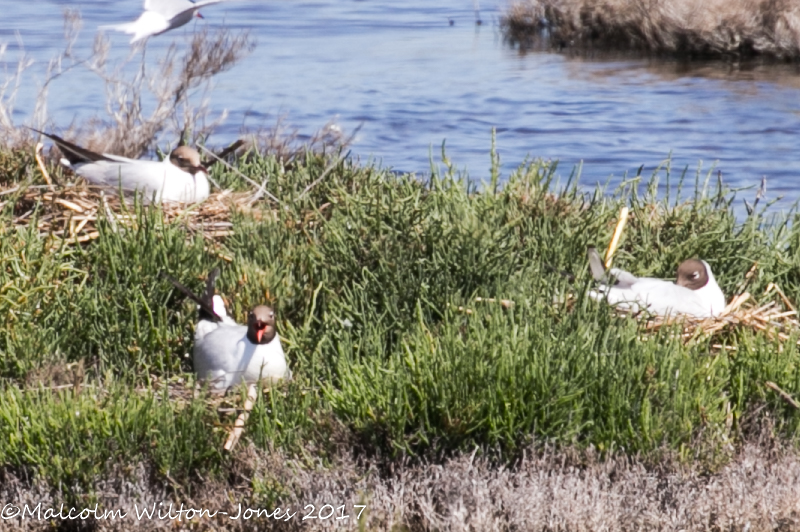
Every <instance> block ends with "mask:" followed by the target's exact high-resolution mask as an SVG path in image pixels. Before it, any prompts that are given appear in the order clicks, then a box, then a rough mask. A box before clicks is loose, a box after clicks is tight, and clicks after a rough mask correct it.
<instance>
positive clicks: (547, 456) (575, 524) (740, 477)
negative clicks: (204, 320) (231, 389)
mask: <svg viewBox="0 0 800 532" xmlns="http://www.w3.org/2000/svg"><path fill="white" fill-rule="evenodd" d="M771 445H772V444H771V443H770V442H769V441H768V439H767V440H763V441H761V442H752V443H750V444H746V445H744V446H743V447H742V448H741V450H740V451H739V452H738V453H736V454H735V455H734V456H733V457H732V459H731V461H730V462H729V463H728V464H727V465H726V466H724V467H722V468H720V469H719V470H718V471H716V472H713V473H708V472H704V471H701V470H699V469H694V468H692V467H689V466H685V465H682V464H681V463H680V462H678V461H676V460H675V459H671V458H670V459H666V460H664V461H662V462H661V463H660V464H659V465H657V466H653V465H651V464H646V463H645V462H643V461H641V460H639V459H636V458H625V457H622V456H617V457H611V458H607V459H604V460H600V459H599V458H598V457H597V456H596V455H594V454H593V453H592V452H591V451H589V452H579V451H572V452H569V450H567V452H554V451H553V450H551V449H542V448H538V449H535V448H530V449H529V450H528V452H527V453H526V454H525V456H524V458H522V459H521V460H520V461H519V462H518V463H517V464H516V465H514V466H513V467H499V466H496V465H493V464H492V463H491V462H490V461H488V460H486V459H484V458H480V457H476V456H475V455H474V454H473V455H461V456H458V457H455V458H451V459H448V460H446V461H444V462H443V463H439V464H416V465H410V464H408V463H402V462H401V463H394V464H393V465H391V466H390V467H381V468H380V469H379V468H377V467H375V466H374V465H371V464H369V463H365V462H362V461H357V460H354V459H353V458H352V457H351V456H350V455H349V453H343V454H342V456H341V457H340V458H339V459H338V461H337V463H336V464H335V465H334V466H333V467H330V468H322V467H315V466H313V465H303V464H302V463H301V462H300V461H297V460H292V459H288V458H287V457H285V456H282V455H280V454H279V453H273V454H269V453H266V452H261V451H257V450H255V449H254V448H253V447H252V446H247V445H243V446H242V447H241V448H240V450H239V451H237V454H236V456H235V457H234V459H233V461H232V463H231V464H230V471H229V476H228V481H227V482H201V481H198V482H196V484H195V486H194V487H193V488H192V490H193V491H192V492H188V491H184V490H182V489H178V491H177V492H176V491H175V489H173V487H170V486H168V485H167V486H163V485H161V486H160V485H154V484H153V483H152V479H153V478H154V475H153V472H152V471H149V470H148V467H146V466H144V465H141V464H140V466H139V467H137V468H135V470H130V469H129V470H127V471H122V470H120V471H119V472H118V475H116V476H115V478H113V479H104V480H99V481H98V482H97V497H98V500H97V502H98V504H99V507H100V508H101V509H106V510H109V509H118V508H124V509H126V510H127V511H130V512H131V513H130V514H129V515H128V517H127V518H126V519H124V520H122V521H117V522H112V521H100V522H96V523H93V524H92V526H91V527H90V528H96V529H98V530H129V529H131V528H138V529H151V528H175V527H176V526H178V525H184V526H186V525H187V524H186V523H185V522H184V523H177V522H175V521H170V520H157V519H153V520H146V519H145V520H143V521H141V522H139V521H138V520H137V519H136V517H135V515H134V514H133V512H132V510H133V505H134V504H138V505H139V507H140V508H141V506H142V505H143V504H152V503H153V502H154V501H155V502H156V503H158V502H162V501H163V502H164V503H165V505H168V504H169V503H170V502H173V503H174V504H175V506H176V508H177V507H179V506H180V504H181V503H183V504H184V507H185V508H188V507H193V508H208V509H210V510H212V511H213V510H222V511H227V512H236V511H237V506H236V505H237V504H238V503H239V502H241V503H242V504H243V505H245V507H247V506H248V505H249V506H250V507H258V508H268V509H270V510H272V509H274V508H275V507H276V506H281V507H282V508H286V507H287V506H289V507H290V508H291V509H292V511H297V512H298V514H297V515H296V516H295V517H294V518H293V519H291V520H290V521H288V522H277V523H272V526H271V529H272V530H331V529H346V530H359V529H361V530H440V531H467V530H470V531H473V530H474V531H485V530H526V531H527V530H530V531H536V530H564V531H575V532H579V531H599V530H604V531H609V532H613V531H627V530H675V531H678V530H686V531H691V530H748V531H751V532H757V531H761V530H796V529H797V527H798V526H800V497H798V492H797V487H798V486H800V454H799V453H798V452H797V450H790V449H776V448H774V447H771ZM306 464H307V463H306ZM384 465H385V464H384ZM381 471H383V473H382V472H381ZM387 471H391V472H390V473H386V472H387ZM1 476H2V477H4V478H2V482H0V486H2V487H0V499H2V500H3V501H4V502H6V501H9V502H11V503H12V504H16V505H19V504H24V503H25V502H28V503H31V502H32V503H33V504H34V505H35V504H37V503H38V502H42V503H43V508H47V507H55V508H58V506H59V504H60V503H61V500H60V499H59V497H58V496H57V495H54V494H52V493H50V492H49V491H48V490H46V489H45V488H44V487H43V486H39V485H37V484H36V483H35V482H30V481H29V480H26V479H25V478H24V476H23V475H21V474H14V473H13V472H10V471H6V472H4V473H3V474H2V475H1ZM253 483H260V484H261V485H265V484H270V485H272V486H276V487H277V489H278V491H281V492H283V493H286V495H284V496H280V497H279V498H278V500H276V501H274V502H261V503H255V502H249V501H252V499H251V497H252V495H253V493H252V490H251V486H252V485H253ZM307 504H314V505H315V506H316V508H320V507H321V506H322V505H324V504H332V505H334V506H338V505H340V504H346V505H347V506H348V512H350V510H351V509H352V505H353V504H366V505H367V510H366V512H365V513H364V515H363V516H362V521H361V523H360V525H361V526H360V527H359V522H357V521H355V520H353V519H350V520H345V521H338V522H337V521H334V520H332V519H331V520H328V521H321V520H319V519H317V520H306V521H303V520H302V516H303V515H304V514H305V512H303V507H304V506H305V505H307ZM88 506H90V507H93V506H94V503H91V504H89V505H88ZM56 524H60V525H62V526H64V525H69V524H71V523H56ZM73 524H76V523H73ZM46 525H47V524H46V523H41V522H36V521H32V520H26V521H24V522H20V521H19V520H16V519H15V520H9V521H0V530H39V529H44V528H46ZM189 526H190V528H191V529H193V530H195V529H197V530H212V529H213V530H220V529H224V530H251V529H256V527H257V526H258V522H256V521H249V522H243V521H241V520H239V521H234V520H231V519H228V518H226V517H222V516H218V517H215V518H211V519H209V518H203V519H195V522H194V523H193V524H192V525H189ZM261 526H264V523H263V522H262V523H261ZM178 528H180V529H185V528H183V527H181V526H178Z"/></svg>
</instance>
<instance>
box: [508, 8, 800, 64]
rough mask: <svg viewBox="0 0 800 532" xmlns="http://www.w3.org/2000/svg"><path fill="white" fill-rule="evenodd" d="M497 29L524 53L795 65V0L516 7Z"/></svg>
mask: <svg viewBox="0 0 800 532" xmlns="http://www.w3.org/2000/svg"><path fill="white" fill-rule="evenodd" d="M501 25H502V27H503V30H504V32H505V35H506V38H507V39H508V40H510V41H511V42H513V43H520V44H522V45H538V44H544V45H549V46H555V47H557V48H565V47H575V48H577V49H586V48H600V49H615V50H635V51H643V52H648V53H656V54H662V53H663V54H670V55H678V56H690V57H691V56H704V57H721V56H733V57H748V56H766V57H775V58H780V59H799V58H800V3H798V2H796V1H794V0H600V1H595V0H515V2H514V3H512V4H511V6H510V7H509V9H508V11H507V13H506V14H505V16H504V17H503V19H502V21H501Z"/></svg>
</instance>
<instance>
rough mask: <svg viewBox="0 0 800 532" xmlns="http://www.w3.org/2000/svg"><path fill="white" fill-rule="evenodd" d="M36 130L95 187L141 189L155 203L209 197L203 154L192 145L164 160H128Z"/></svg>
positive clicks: (68, 164) (189, 201)
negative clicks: (53, 143) (54, 145)
mask: <svg viewBox="0 0 800 532" xmlns="http://www.w3.org/2000/svg"><path fill="white" fill-rule="evenodd" d="M34 131H37V133H41V134H42V135H44V136H46V137H48V138H50V139H52V140H53V142H55V143H56V145H57V146H58V147H59V148H60V149H61V152H62V154H63V155H64V157H63V158H62V159H61V164H63V165H64V166H66V167H67V168H69V169H71V170H72V171H73V172H75V173H76V174H78V175H79V176H81V177H84V178H85V179H86V180H87V181H89V182H90V183H92V184H95V185H101V186H107V187H109V188H110V189H112V190H118V189H119V188H120V187H121V188H122V189H123V190H124V191H126V192H132V191H135V190H138V191H139V192H140V193H142V195H143V197H144V199H145V200H146V201H149V200H150V199H155V201H156V202H162V201H174V202H178V203H197V202H199V201H203V200H204V199H206V198H207V197H208V194H209V192H210V189H209V185H208V170H206V168H205V166H203V164H202V163H201V161H200V154H199V153H198V152H197V150H195V149H194V148H191V147H189V146H179V147H178V148H175V149H174V150H172V153H170V154H169V157H168V158H166V159H164V160H163V161H147V160H141V159H128V158H127V157H121V156H119V155H111V154H108V153H96V152H93V151H91V150H87V149H86V148H82V147H80V146H78V145H76V144H73V143H71V142H68V141H66V140H64V139H62V138H61V137H59V136H57V135H53V134H51V133H44V132H43V131H38V130H34Z"/></svg>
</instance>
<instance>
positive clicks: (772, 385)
mask: <svg viewBox="0 0 800 532" xmlns="http://www.w3.org/2000/svg"><path fill="white" fill-rule="evenodd" d="M764 384H765V385H766V387H767V388H771V389H772V390H775V391H776V392H778V395H780V396H781V399H783V400H784V401H786V402H787V403H789V404H790V405H792V406H793V407H794V408H795V409H796V410H800V404H797V401H795V400H794V399H792V396H791V395H789V394H788V393H786V392H784V391H783V390H781V388H780V387H779V386H778V385H777V384H775V383H774V382H771V381H767V382H765V383H764Z"/></svg>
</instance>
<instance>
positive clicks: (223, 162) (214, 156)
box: [197, 144, 281, 205]
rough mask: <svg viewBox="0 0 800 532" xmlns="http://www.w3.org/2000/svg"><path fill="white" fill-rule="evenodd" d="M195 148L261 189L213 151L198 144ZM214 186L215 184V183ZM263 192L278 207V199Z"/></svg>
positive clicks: (259, 186) (257, 188)
mask: <svg viewBox="0 0 800 532" xmlns="http://www.w3.org/2000/svg"><path fill="white" fill-rule="evenodd" d="M197 147H198V148H200V149H201V150H203V151H204V152H206V153H207V154H209V155H210V156H211V157H213V158H214V159H216V160H217V161H219V162H221V163H222V164H224V165H225V167H226V168H228V169H229V170H232V171H233V172H234V173H235V174H236V175H238V176H239V177H241V178H242V179H244V180H245V181H247V182H248V183H250V184H251V185H253V186H254V187H256V190H259V189H260V188H261V186H262V185H259V184H258V183H256V182H255V181H253V180H252V179H250V178H249V177H247V176H246V175H244V174H243V173H242V172H240V171H239V169H238V168H235V167H234V166H231V165H230V164H229V163H228V161H225V160H223V159H221V158H219V157H218V156H217V154H216V153H214V152H213V151H211V150H209V149H208V148H206V147H205V146H201V145H199V144H198V145H197ZM265 182H266V180H265ZM215 184H216V183H215ZM217 188H220V186H219V185H217ZM264 192H265V194H266V195H267V197H268V198H269V199H271V200H272V201H274V202H275V203H277V204H279V205H280V203H281V202H280V200H279V199H278V198H276V197H275V196H273V195H272V194H270V193H269V192H267V191H266V190H265V191H264Z"/></svg>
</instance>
